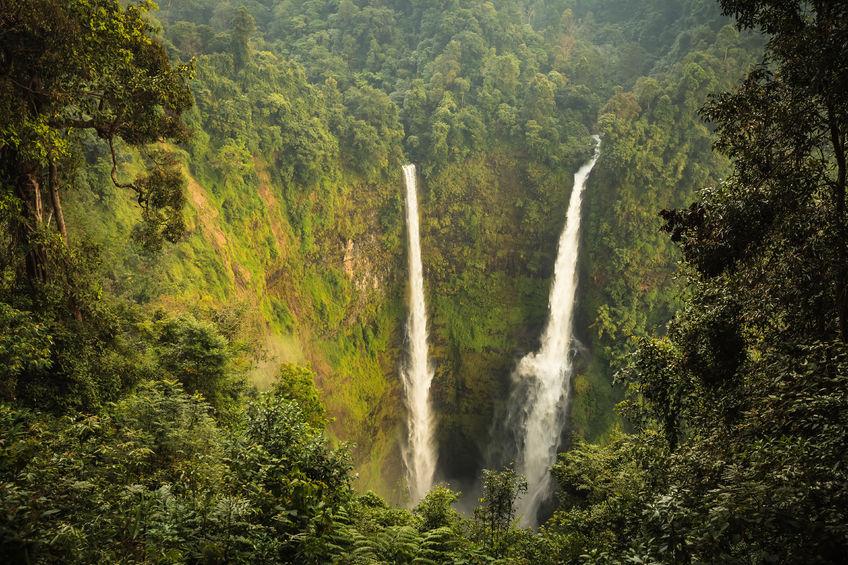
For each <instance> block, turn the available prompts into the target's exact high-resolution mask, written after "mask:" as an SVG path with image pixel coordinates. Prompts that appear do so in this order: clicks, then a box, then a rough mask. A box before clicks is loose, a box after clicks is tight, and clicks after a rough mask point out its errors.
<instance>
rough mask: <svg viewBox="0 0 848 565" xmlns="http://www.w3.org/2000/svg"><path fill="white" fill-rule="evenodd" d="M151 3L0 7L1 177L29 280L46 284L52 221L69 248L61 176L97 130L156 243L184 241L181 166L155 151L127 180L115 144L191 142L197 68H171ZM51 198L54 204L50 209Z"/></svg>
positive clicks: (43, 2)
mask: <svg viewBox="0 0 848 565" xmlns="http://www.w3.org/2000/svg"><path fill="white" fill-rule="evenodd" d="M149 7H150V3H148V2H131V3H129V4H128V5H126V6H124V5H123V4H122V3H121V2H119V1H118V0H92V1H88V0H85V1H84V0H70V1H64V0H63V1H57V0H2V1H0V66H2V67H3V69H4V71H3V73H2V77H0V116H2V117H3V119H2V126H0V179H2V186H3V189H2V190H3V194H4V196H5V197H6V198H10V199H12V200H13V201H14V203H15V206H16V208H17V210H18V212H19V213H18V214H17V215H16V218H15V221H14V226H13V230H14V232H15V234H16V242H17V247H18V250H19V252H20V254H21V256H22V257H23V258H25V261H24V266H25V274H26V276H27V278H28V279H29V281H30V282H31V283H35V282H44V281H45V280H46V279H47V277H48V276H49V275H50V274H51V273H48V272H47V261H46V257H45V254H46V253H47V250H46V247H45V246H44V245H43V244H42V243H41V242H40V236H39V234H40V233H41V232H42V231H43V230H44V229H46V226H47V225H48V224H49V223H50V220H51V219H55V221H56V228H57V230H58V231H59V232H60V233H61V235H62V237H63V238H65V239H67V228H66V225H65V219H64V214H63V212H62V205H61V187H60V184H61V182H62V181H63V179H67V178H69V177H70V171H67V170H66V171H63V170H61V169H60V167H61V166H62V165H63V164H64V162H65V158H66V157H67V156H68V155H69V151H70V147H71V145H72V144H73V143H74V140H75V139H77V137H78V136H79V135H80V134H82V133H83V132H92V133H94V134H95V135H96V136H97V137H98V138H99V139H101V140H103V141H104V142H105V143H106V144H107V145H108V148H109V154H110V157H111V160H112V174H111V176H112V181H113V182H114V184H115V185H116V186H118V187H122V188H127V189H131V190H133V191H134V192H135V195H136V199H137V201H138V203H139V205H140V206H141V209H142V216H143V219H144V221H145V222H146V223H147V224H148V226H149V228H148V229H147V230H145V233H146V234H147V235H148V236H149V237H151V238H152V239H153V241H154V242H158V241H161V240H162V239H166V240H170V241H173V240H176V239H177V238H179V237H180V235H181V234H182V232H183V229H184V228H183V220H182V205H183V198H182V191H181V186H180V180H179V179H180V176H179V171H178V167H177V166H176V163H175V161H174V160H173V159H169V158H165V157H163V156H162V155H161V153H157V152H150V153H147V154H146V159H145V160H146V162H147V165H148V172H147V173H146V174H143V175H141V176H140V177H139V178H137V179H135V180H133V181H126V180H122V179H121V178H120V174H119V170H118V158H117V155H116V147H115V145H116V143H117V142H118V141H119V140H121V141H123V142H125V143H127V144H129V145H131V146H137V147H140V148H142V149H144V148H145V147H146V146H147V145H148V144H151V143H155V142H159V141H162V140H168V139H170V140H183V139H185V138H186V136H187V130H186V128H185V126H184V125H183V122H182V119H181V114H182V113H183V112H184V111H185V110H186V109H187V108H189V107H190V106H191V104H192V97H191V93H190V91H189V87H188V83H187V80H188V78H189V77H190V75H191V69H190V67H189V66H187V65H179V66H172V65H171V64H170V62H169V60H168V57H167V55H166V53H165V50H164V48H163V47H162V45H161V44H160V43H159V42H158V41H157V40H155V39H154V38H153V37H152V35H153V32H154V30H153V28H152V27H151V23H150V21H149V19H148V16H147V12H148V9H149ZM47 199H49V202H50V204H49V205H47V204H45V200H47Z"/></svg>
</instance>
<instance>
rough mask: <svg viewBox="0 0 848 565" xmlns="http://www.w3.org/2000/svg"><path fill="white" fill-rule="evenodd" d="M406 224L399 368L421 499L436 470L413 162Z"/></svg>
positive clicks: (412, 474)
mask: <svg viewBox="0 0 848 565" xmlns="http://www.w3.org/2000/svg"><path fill="white" fill-rule="evenodd" d="M403 176H404V179H405V180H406V227H407V234H408V238H409V250H408V255H409V319H408V321H407V329H406V331H407V339H408V341H409V344H408V346H409V360H408V361H407V364H406V366H405V367H404V368H403V370H402V371H401V376H402V377H403V388H404V392H405V393H406V408H407V430H408V434H409V435H408V438H407V445H406V450H405V451H404V454H403V458H404V463H405V464H406V471H407V481H408V483H409V495H410V500H411V502H412V503H413V504H414V503H416V502H418V501H419V500H421V499H422V498H423V497H424V495H426V494H427V492H428V491H429V490H430V487H432V486H433V475H434V474H435V473H436V446H435V444H434V429H433V428H434V419H433V410H432V408H431V406H430V384H431V383H432V382H433V371H432V369H431V368H430V363H429V361H428V360H427V310H426V306H425V303H424V269H423V267H422V264H421V235H420V233H419V229H418V192H417V189H416V183H415V165H405V166H404V167H403Z"/></svg>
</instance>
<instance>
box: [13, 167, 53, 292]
mask: <svg viewBox="0 0 848 565" xmlns="http://www.w3.org/2000/svg"><path fill="white" fill-rule="evenodd" d="M16 185H17V186H16V188H17V192H18V198H20V200H21V202H22V203H23V206H24V221H23V222H21V224H20V226H19V229H18V235H19V237H20V240H21V243H22V244H23V246H24V249H25V253H26V256H25V265H26V275H27V278H28V279H29V281H30V283H36V282H42V283H43V282H45V281H46V280H47V271H46V266H45V263H46V261H45V255H44V249H43V248H42V246H41V245H39V244H38V242H37V241H34V238H33V234H34V233H35V232H36V231H38V230H39V229H40V228H41V225H42V223H43V222H44V204H43V202H42V199H41V184H40V183H39V181H38V175H37V167H36V166H35V165H32V164H29V163H27V164H21V166H20V168H19V175H18V179H17V182H16Z"/></svg>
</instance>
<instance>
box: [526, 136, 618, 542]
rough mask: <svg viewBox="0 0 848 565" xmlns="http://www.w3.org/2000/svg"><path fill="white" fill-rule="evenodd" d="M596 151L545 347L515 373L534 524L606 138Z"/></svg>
mask: <svg viewBox="0 0 848 565" xmlns="http://www.w3.org/2000/svg"><path fill="white" fill-rule="evenodd" d="M592 139H594V141H595V154H594V156H593V157H592V159H591V160H590V161H589V162H588V163H586V164H584V165H583V166H582V167H580V169H579V170H578V171H577V173H575V175H574V188H573V189H572V190H571V198H570V201H569V203H568V213H567V214H566V220H565V228H564V229H563V231H562V235H560V238H559V247H558V250H557V259H556V265H555V268H554V280H553V286H552V287H551V294H550V298H549V309H550V312H549V314H548V316H549V317H548V322H547V325H546V326H545V331H544V333H543V334H542V340H541V347H540V348H539V350H538V351H536V352H535V353H530V354H528V355H526V356H525V357H524V358H522V359H521V361H519V363H518V366H517V367H516V370H515V373H514V374H513V379H514V384H515V385H516V386H515V387H514V390H513V395H512V398H511V399H510V400H511V404H513V406H512V408H511V410H516V411H517V412H518V414H517V416H516V415H515V414H513V416H514V417H515V418H516V419H517V420H518V422H517V425H518V429H517V430H516V432H517V436H518V437H517V440H518V446H519V450H520V453H519V465H520V470H521V472H522V473H523V474H524V476H525V477H527V493H526V494H525V495H524V497H523V498H522V500H521V501H520V503H519V513H520V514H521V515H522V516H523V517H524V518H523V519H524V521H525V523H526V524H528V525H535V523H536V514H537V512H538V510H539V506H540V505H541V504H542V502H544V501H545V499H546V498H547V497H548V495H549V492H550V486H551V476H550V472H549V471H550V467H551V466H552V465H553V464H554V463H555V462H556V455H557V450H558V449H559V444H560V437H561V435H562V429H563V426H564V425H565V417H566V414H567V411H568V402H569V400H570V396H571V373H572V347H573V336H572V331H573V329H572V318H573V317H574V302H575V295H576V291H577V252H578V247H579V244H580V208H581V204H582V201H583V190H584V189H585V188H586V179H587V178H588V177H589V173H590V172H592V168H593V167H594V166H595V163H596V162H597V160H598V156H599V155H600V148H601V140H600V138H599V137H598V136H593V137H592Z"/></svg>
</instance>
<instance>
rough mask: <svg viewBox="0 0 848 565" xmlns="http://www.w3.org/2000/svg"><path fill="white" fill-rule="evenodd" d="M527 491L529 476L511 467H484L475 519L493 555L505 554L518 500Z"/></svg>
mask: <svg viewBox="0 0 848 565" xmlns="http://www.w3.org/2000/svg"><path fill="white" fill-rule="evenodd" d="M526 491H527V479H525V478H524V477H523V476H521V475H519V474H518V473H516V472H515V471H514V470H513V469H512V468H511V467H507V468H506V469H504V470H503V471H493V470H491V469H484V470H483V494H482V496H481V497H480V506H478V507H477V508H476V509H475V510H474V519H475V520H476V522H477V525H478V527H479V528H480V531H481V535H482V537H483V541H484V543H485V545H486V547H487V548H488V550H489V551H491V552H492V554H493V555H496V556H499V557H500V556H502V555H503V554H504V551H505V550H506V547H507V545H508V542H509V539H508V534H509V531H510V529H511V528H512V527H513V520H514V519H515V502H516V501H517V500H518V498H519V497H520V496H521V495H522V494H523V493H525V492H526Z"/></svg>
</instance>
